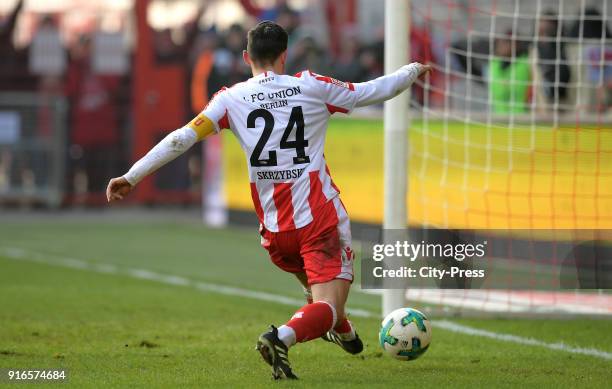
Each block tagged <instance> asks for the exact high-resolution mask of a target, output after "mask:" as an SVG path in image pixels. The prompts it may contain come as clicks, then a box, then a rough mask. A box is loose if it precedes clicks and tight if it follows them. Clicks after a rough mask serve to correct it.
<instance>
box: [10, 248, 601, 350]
mask: <svg viewBox="0 0 612 389" xmlns="http://www.w3.org/2000/svg"><path fill="white" fill-rule="evenodd" d="M0 255H2V256H4V257H5V258H8V259H12V260H18V261H25V262H35V263H42V264H46V265H52V266H61V267H66V268H72V269H78V270H85V271H91V272H96V273H104V274H116V275H125V276H129V277H131V278H136V279H141V280H149V281H154V282H159V283H163V284H166V285H175V286H186V287H191V288H195V289H197V290H201V291H204V292H210V293H217V294H222V295H226V296H239V297H246V298H251V299H256V300H260V301H268V302H272V303H276V304H283V305H289V306H301V305H303V304H304V301H303V300H301V299H295V298H291V297H286V296H280V295H277V294H273V293H268V292H261V291H255V290H251V289H243V288H237V287H233V286H227V285H220V284H214V283H209V282H202V281H195V280H190V279H188V278H185V277H181V276H176V275H170V274H162V273H157V272H154V271H151V270H146V269H136V268H126V269H121V268H119V267H118V266H116V265H113V264H109V263H100V262H87V261H83V260H80V259H75V258H69V257H63V256H57V255H52V254H43V253H39V252H33V251H29V250H24V249H21V248H14V247H2V248H0ZM347 311H348V313H349V314H350V315H353V316H357V317H366V318H380V315H379V314H376V313H374V312H371V311H366V310H363V309H347ZM432 324H433V325H434V327H436V328H441V329H443V330H446V331H450V332H455V333H459V334H463V335H470V336H477V337H481V338H489V339H493V340H498V341H502V342H509V343H516V344H522V345H528V346H536V347H542V348H547V349H549V350H555V351H564V352H568V353H571V354H581V355H587V356H591V357H596V358H601V359H605V360H612V353H610V352H607V351H603V350H598V349H595V348H584V347H574V346H570V345H567V344H565V343H547V342H544V341H541V340H537V339H534V338H525V337H522V336H517V335H512V334H504V333H499V332H493V331H487V330H482V329H478V328H473V327H469V326H465V325H462V324H457V323H453V322H451V321H448V320H436V321H435V322H433V323H432Z"/></svg>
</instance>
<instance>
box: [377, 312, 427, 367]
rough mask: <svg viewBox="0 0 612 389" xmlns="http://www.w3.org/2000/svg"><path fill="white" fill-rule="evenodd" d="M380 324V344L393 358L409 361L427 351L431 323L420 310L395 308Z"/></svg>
mask: <svg viewBox="0 0 612 389" xmlns="http://www.w3.org/2000/svg"><path fill="white" fill-rule="evenodd" d="M381 324H382V327H381V329H380V334H379V335H378V338H379V340H380V345H381V347H382V348H383V350H385V352H386V353H387V354H389V355H391V356H392V357H393V358H396V359H399V360H402V361H410V360H412V359H417V358H418V357H420V356H421V355H423V354H424V353H425V351H427V348H428V347H429V343H430V342H431V323H430V322H429V320H428V319H427V317H426V316H425V315H424V314H423V313H422V312H420V311H417V310H416V309H412V308H400V309H396V310H395V311H393V312H391V313H390V314H388V315H387V317H385V318H384V319H383V321H382V323H381Z"/></svg>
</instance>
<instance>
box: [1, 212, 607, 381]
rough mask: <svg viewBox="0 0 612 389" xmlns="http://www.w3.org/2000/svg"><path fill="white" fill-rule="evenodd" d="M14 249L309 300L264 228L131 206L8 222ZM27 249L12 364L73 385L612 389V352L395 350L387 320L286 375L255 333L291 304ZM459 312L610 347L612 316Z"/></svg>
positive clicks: (302, 351)
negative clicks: (51, 372)
mask: <svg viewBox="0 0 612 389" xmlns="http://www.w3.org/2000/svg"><path fill="white" fill-rule="evenodd" d="M9 248H18V249H21V250H24V252H26V253H32V254H31V255H32V257H34V256H35V255H36V254H34V253H40V254H44V255H47V256H48V257H49V258H61V257H67V258H73V259H76V260H79V261H86V262H88V263H90V264H92V265H96V264H109V265H113V266H115V267H116V268H117V269H142V270H149V271H154V272H156V273H159V274H168V275H176V276H181V277H186V278H189V279H190V280H198V281H203V282H209V283H217V284H222V285H227V286H238V287H241V288H246V289H252V290H257V291H265V292H270V293H275V294H279V295H283V296H288V297H292V298H301V291H300V288H299V287H298V285H297V283H296V282H295V281H294V280H293V279H292V277H291V276H289V275H286V274H283V273H282V272H280V271H279V270H277V269H275V268H274V267H273V265H272V264H271V263H270V262H269V261H268V259H267V257H266V255H265V252H264V251H263V249H261V248H260V247H259V242H258V235H257V231H256V229H255V228H253V229H252V230H244V229H227V230H208V229H206V228H204V227H202V226H200V225H199V224H198V223H197V222H196V221H193V222H168V221H164V220H156V219H151V220H147V221H146V222H145V221H140V222H138V221H130V218H128V217H125V216H123V217H121V220H120V221H115V222H112V221H109V218H107V217H105V218H102V220H97V219H96V218H95V217H93V218H90V219H80V218H79V219H77V220H72V219H58V220H31V221H14V222H7V221H3V222H2V223H1V224H0V252H4V253H6V250H7V249H9ZM23 259H25V260H15V259H11V258H9V256H8V255H6V254H4V255H3V254H0V368H21V369H27V368H30V369H32V368H39V369H40V368H55V367H64V368H68V369H69V374H70V378H69V383H68V385H69V386H71V387H79V388H83V387H104V388H113V387H128V386H129V387H200V388H201V387H231V388H237V387H249V388H251V387H343V388H352V387H364V388H371V387H393V388H398V387H406V386H410V387H413V386H414V387H421V388H427V387H432V388H433V387H441V386H443V387H534V386H541V387H553V386H554V387H602V388H603V387H609V382H610V378H611V377H612V376H611V373H610V372H611V371H612V361H609V360H604V359H599V358H595V357H590V356H583V355H577V354H571V353H567V352H564V351H553V350H549V349H546V348H542V347H535V346H525V345H519V344H514V343H508V342H502V341H498V340H493V339H484V338H478V337H473V336H468V335H461V334H456V333H452V332H448V331H446V330H444V329H441V328H437V329H436V328H435V327H434V333H433V342H432V345H431V347H430V349H429V351H428V352H427V353H426V354H425V355H424V356H423V357H422V358H421V359H418V360H416V361H413V362H400V361H395V360H392V359H390V358H388V357H386V356H385V355H382V353H381V349H380V347H379V345H378V343H377V332H378V326H379V320H378V319H364V318H354V322H355V324H356V325H357V328H358V331H359V333H360V334H361V336H362V338H363V339H364V341H365V343H366V349H365V351H364V353H363V354H362V355H360V356H350V355H348V354H345V353H343V352H342V351H341V350H340V349H339V348H337V346H334V345H331V344H328V343H325V342H323V341H321V340H316V341H312V342H308V343H306V344H301V345H298V346H297V347H295V348H293V349H292V350H291V353H290V357H291V359H292V363H293V366H294V370H295V372H296V373H297V374H298V375H299V377H300V381H298V382H276V383H275V382H273V381H272V380H271V376H270V371H269V368H268V366H267V365H265V364H264V363H263V362H262V361H261V359H260V357H259V355H258V354H257V353H256V351H255V350H254V344H255V341H256V339H257V336H258V335H259V333H261V332H262V331H264V330H265V329H266V326H267V325H269V324H271V323H274V324H281V323H283V322H284V321H286V320H287V319H288V318H289V317H290V316H291V314H292V313H293V311H294V308H293V307H290V306H287V305H280V304H277V303H273V302H266V301H261V300H256V299H251V298H246V297H235V296H225V295H221V294H216V293H210V292H206V291H202V290H197V289H196V288H192V287H189V286H181V285H168V284H163V283H159V282H155V281H154V280H141V279H134V278H130V277H128V276H127V275H125V274H123V273H122V272H119V273H118V274H110V273H109V274H104V273H96V272H91V271H87V270H86V269H81V270H80V269H74V268H66V267H61V266H54V265H53V264H43V263H37V262H33V261H30V260H29V259H31V258H28V257H27V255H26V257H25V258H23ZM51 262H53V260H51ZM349 306H350V307H352V308H360V309H366V310H370V311H376V310H378V309H379V307H380V301H379V298H378V297H376V296H372V295H365V294H361V293H353V294H352V296H351V299H350V301H349ZM415 307H416V308H419V307H418V305H417V306H415ZM430 319H431V320H432V322H433V323H434V324H435V322H436V320H441V318H436V317H431V318H430ZM452 320H453V321H455V322H457V323H460V324H464V325H469V326H472V327H476V328H481V329H486V330H490V331H496V332H503V333H509V334H514V335H519V336H523V337H533V338H535V339H539V340H542V341H546V342H563V343H566V344H568V345H571V346H576V347H595V348H597V349H600V350H603V351H607V352H612V332H611V331H610V325H611V322H610V321H607V320H580V319H567V320H518V319H512V320H503V319H480V320H478V319H452ZM0 385H2V384H1V383H0ZM9 387H19V386H17V385H11V386H9Z"/></svg>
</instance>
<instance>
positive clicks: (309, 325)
mask: <svg viewBox="0 0 612 389" xmlns="http://www.w3.org/2000/svg"><path fill="white" fill-rule="evenodd" d="M335 319H336V310H335V309H334V308H333V307H332V306H331V305H330V304H328V303H326V302H323V301H317V302H315V303H312V304H308V305H304V306H303V307H302V308H300V309H299V310H298V311H297V312H296V313H295V315H293V317H292V318H291V320H289V321H288V322H287V326H288V327H291V328H292V329H293V331H295V341H296V342H306V341H308V340H312V339H316V338H320V337H321V336H323V335H324V334H325V333H326V332H327V331H329V330H330V328H332V326H333V325H334V322H335Z"/></svg>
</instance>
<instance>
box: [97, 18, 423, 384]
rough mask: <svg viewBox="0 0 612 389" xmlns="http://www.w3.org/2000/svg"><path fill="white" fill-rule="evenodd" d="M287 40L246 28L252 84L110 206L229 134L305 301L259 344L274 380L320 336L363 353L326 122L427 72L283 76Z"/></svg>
mask: <svg viewBox="0 0 612 389" xmlns="http://www.w3.org/2000/svg"><path fill="white" fill-rule="evenodd" d="M287 38H288V37H287V32H285V30H284V29H283V28H282V27H281V26H279V25H278V24H276V23H273V22H270V21H264V22H261V23H259V24H258V25H257V26H256V27H254V28H253V29H252V30H250V31H249V33H248V43H247V49H246V51H244V53H243V57H244V60H245V62H246V63H247V64H248V65H250V66H251V69H252V71H253V77H252V78H250V79H249V80H247V81H245V82H241V83H238V84H236V85H234V86H232V87H231V88H223V89H221V90H220V91H219V92H217V93H216V94H215V95H214V96H213V98H212V99H211V101H210V102H209V104H208V106H206V107H205V108H204V110H203V111H202V113H200V114H199V115H198V116H197V117H196V118H195V119H193V120H192V121H191V122H190V123H188V124H187V125H185V126H184V127H182V128H180V129H178V130H176V131H173V132H171V133H170V134H168V136H166V137H165V138H164V139H163V140H162V141H161V142H159V143H158V144H157V145H156V146H155V147H153V149H151V151H149V153H147V155H145V156H144V157H143V158H142V159H141V160H139V161H138V162H136V163H135V164H134V166H132V168H131V169H130V170H129V171H128V172H127V173H126V174H125V175H124V176H122V177H118V178H113V179H112V180H110V183H109V184H108V189H107V197H108V201H114V200H121V199H123V198H124V197H125V196H126V195H127V194H128V193H129V192H130V191H131V190H132V189H133V187H134V186H135V185H136V184H137V183H138V182H139V181H140V180H142V179H143V178H144V177H145V176H147V175H149V174H151V173H153V172H154V171H155V170H157V169H159V168H160V167H161V166H163V165H164V164H166V163H168V162H170V161H171V160H173V159H174V158H176V157H177V156H179V155H180V154H182V153H184V152H185V151H186V150H187V149H189V148H190V147H191V146H192V145H193V144H195V143H196V142H198V141H200V140H202V139H204V138H206V137H208V136H210V135H213V134H216V133H219V132H220V131H221V130H223V129H229V130H230V131H232V132H233V133H234V135H235V136H236V137H237V138H238V140H239V142H240V145H241V147H242V149H243V150H244V152H245V154H246V159H247V164H248V168H249V177H250V182H251V195H252V197H253V204H254V206H255V211H256V212H257V216H258V218H259V221H260V233H261V242H262V246H263V247H264V248H265V249H266V250H267V251H268V252H269V254H270V258H271V260H272V262H273V263H274V264H275V265H277V266H278V267H280V268H281V269H282V270H284V271H287V272H290V273H293V274H295V276H296V277H297V278H298V280H299V281H300V282H301V283H302V285H303V286H304V288H305V289H306V290H307V292H308V293H310V295H311V298H310V299H309V303H308V304H306V305H305V306H303V307H302V308H300V309H299V310H298V311H297V312H296V313H295V314H294V315H293V317H291V319H290V320H289V321H288V322H287V323H285V324H284V325H281V326H280V327H278V328H276V327H274V326H271V327H270V330H269V331H267V332H265V333H263V334H262V335H261V336H260V337H259V340H258V342H257V349H258V350H259V352H260V353H261V355H262V357H263V359H264V360H265V361H266V362H267V363H268V364H270V365H271V366H272V374H273V376H274V378H297V377H296V376H295V375H294V374H293V372H292V370H291V365H290V364H289V360H288V357H287V354H288V350H289V348H290V347H292V346H293V345H295V344H296V343H299V342H306V341H309V340H313V339H317V338H320V337H323V338H324V339H325V340H327V341H330V342H334V343H337V344H338V345H339V346H340V347H342V348H343V349H344V350H345V351H347V352H349V353H352V354H357V353H359V352H361V351H362V350H363V344H362V342H361V340H360V339H359V337H358V336H357V333H356V332H355V328H354V326H353V325H352V323H351V322H350V321H349V320H348V318H347V316H346V313H345V308H344V305H345V303H346V299H347V297H348V293H349V289H350V286H351V283H352V281H353V259H354V254H353V250H352V249H351V232H350V226H349V219H348V215H347V212H346V210H345V208H344V205H343V204H342V202H341V201H340V198H339V193H340V191H339V189H338V188H337V187H336V185H334V182H333V181H332V179H331V176H330V172H329V169H328V168H327V164H326V163H325V156H324V155H323V150H324V145H325V133H326V130H327V123H328V121H329V117H330V115H331V114H333V113H336V112H341V113H350V112H351V111H352V110H353V108H355V107H362V106H366V105H371V104H377V103H380V102H382V101H385V100H387V99H390V98H392V97H394V96H396V95H398V94H399V93H401V92H402V91H404V90H406V89H407V88H408V87H410V85H411V84H412V83H413V82H414V81H415V80H416V79H417V77H419V76H420V75H422V74H424V73H426V72H428V71H430V70H431V68H430V67H429V66H426V65H422V64H419V63H412V64H410V65H406V66H404V67H402V68H400V69H399V70H397V71H396V72H394V73H392V74H389V75H386V76H383V77H380V78H377V79H375V80H372V81H369V82H365V83H356V84H352V83H350V82H342V81H338V80H335V79H333V78H330V77H326V76H321V75H318V74H316V73H313V72H311V71H309V70H305V71H302V72H300V73H298V74H296V75H294V76H290V75H284V74H283V73H284V66H285V60H286V58H287ZM348 130H350V129H348Z"/></svg>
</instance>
